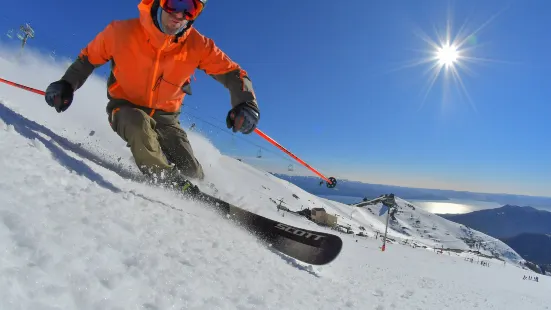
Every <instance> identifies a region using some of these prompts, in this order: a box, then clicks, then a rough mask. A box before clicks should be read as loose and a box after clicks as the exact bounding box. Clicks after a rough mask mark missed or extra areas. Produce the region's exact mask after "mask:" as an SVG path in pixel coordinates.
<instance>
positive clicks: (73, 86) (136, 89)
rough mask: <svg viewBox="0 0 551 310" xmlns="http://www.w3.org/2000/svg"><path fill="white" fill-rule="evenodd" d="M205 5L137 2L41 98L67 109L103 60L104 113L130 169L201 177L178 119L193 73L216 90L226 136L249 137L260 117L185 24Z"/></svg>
mask: <svg viewBox="0 0 551 310" xmlns="http://www.w3.org/2000/svg"><path fill="white" fill-rule="evenodd" d="M206 3H207V0H142V1H141V3H140V4H138V10H139V18H133V19H128V20H122V21H113V22H111V23H110V24H109V25H107V27H106V28H105V29H103V31H101V32H100V33H99V34H98V35H97V36H96V37H95V38H94V39H93V40H92V41H91V42H89V43H88V45H87V46H86V47H85V48H84V49H83V50H82V51H81V53H80V54H79V56H78V58H77V59H76V60H75V61H74V62H73V63H72V65H71V66H70V67H69V68H68V69H67V71H66V72H65V74H64V75H63V76H62V77H61V79H60V80H58V81H55V82H53V83H51V84H50V85H49V86H48V88H47V89H46V94H45V100H46V102H47V103H48V105H49V106H51V107H54V108H55V110H56V111H57V112H58V113H61V112H63V111H65V110H67V109H68V108H69V106H70V105H71V103H72V101H73V94H74V92H75V91H76V90H77V89H79V88H80V87H82V85H83V84H84V82H85V81H86V79H87V78H88V77H89V76H90V75H91V74H92V72H93V71H94V69H95V68H97V67H99V66H101V65H103V64H105V63H107V62H108V61H110V62H111V73H110V76H109V79H108V81H107V86H108V89H107V98H108V99H109V101H108V103H107V108H106V111H107V115H108V121H109V124H110V126H111V128H112V129H113V131H115V132H116V133H117V134H118V135H119V136H120V137H121V138H122V139H123V140H124V141H125V142H127V146H128V147H130V150H131V152H132V155H133V157H134V160H135V162H136V165H137V166H138V168H139V169H140V171H142V173H144V175H146V176H148V177H154V176H156V177H158V178H159V179H161V180H163V181H166V182H180V181H185V180H186V179H187V178H195V179H199V180H202V179H203V178H204V172H203V169H202V166H201V164H200V163H199V161H198V160H197V159H196V158H195V156H194V154H193V150H192V147H191V145H190V143H189V140H188V138H187V134H186V132H185V131H184V130H183V129H182V128H181V126H180V121H179V115H180V108H181V106H182V103H183V99H184V97H185V95H186V94H188V95H191V93H192V92H191V87H190V82H191V75H192V74H193V72H194V70H195V69H196V68H199V69H201V70H203V71H204V72H205V73H206V74H208V75H210V76H211V77H213V78H214V79H215V80H217V81H218V82H220V83H221V84H222V85H224V86H225V87H226V88H227V89H228V90H229V93H230V99H231V109H230V110H229V112H228V114H227V118H226V124H227V127H228V128H231V129H232V131H233V132H238V131H239V132H241V133H243V134H249V133H251V132H253V130H254V129H255V128H256V126H257V124H258V121H259V119H260V111H259V108H258V104H257V100H256V96H255V93H254V91H253V87H252V82H251V80H250V79H249V77H248V75H247V72H246V71H244V70H243V69H242V68H241V67H240V66H239V65H238V64H237V63H235V62H234V61H232V60H231V59H230V58H229V57H228V56H227V55H226V54H225V53H224V52H223V51H222V50H220V49H219V48H218V47H217V46H216V45H215V43H214V41H213V40H212V39H210V38H207V37H205V36H204V35H202V34H201V33H199V32H198V31H197V30H196V29H195V28H194V27H192V25H193V23H194V22H195V20H196V19H197V17H198V16H199V15H200V14H201V12H202V11H203V9H204V7H205V5H206Z"/></svg>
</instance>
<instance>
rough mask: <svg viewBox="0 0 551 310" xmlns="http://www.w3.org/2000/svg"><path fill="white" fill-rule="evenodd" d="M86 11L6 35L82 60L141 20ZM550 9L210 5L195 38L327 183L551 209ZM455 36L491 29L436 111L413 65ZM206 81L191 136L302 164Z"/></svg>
mask: <svg viewBox="0 0 551 310" xmlns="http://www.w3.org/2000/svg"><path fill="white" fill-rule="evenodd" d="M79 5H81V4H80V3H78V2H74V1H66V0H63V1H62V0H59V1H48V2H45V1H37V0H29V1H27V2H25V7H26V9H24V10H23V9H21V6H20V4H19V3H16V2H12V1H8V2H7V3H4V4H3V9H2V13H0V26H1V27H2V31H4V32H6V31H7V30H8V29H9V28H17V27H18V26H19V25H20V24H21V23H23V22H30V23H31V25H32V26H33V27H34V28H35V31H36V38H35V39H33V40H32V41H30V42H29V47H33V48H37V49H41V50H43V51H44V52H45V53H50V52H51V51H52V50H55V51H56V54H57V55H63V56H67V57H71V58H74V57H76V55H77V54H78V52H79V51H80V49H81V48H82V47H84V46H85V45H86V44H87V43H88V41H90V40H91V39H92V38H93V37H94V36H95V35H96V34H97V32H98V31H101V30H102V29H103V27H105V25H107V24H108V23H109V22H110V21H111V20H113V19H125V18H133V17H136V16H137V14H138V12H137V1H128V0H121V1H112V0H96V1H93V2H87V3H86V4H85V9H79V8H78V6H79ZM82 5H84V3H83V4H82ZM550 9H551V3H550V2H549V1H545V0H532V1H520V0H517V1H508V2H506V1H494V0H487V1H476V0H475V1H471V0H464V1H455V2H447V1H420V0H419V1H405V0H404V1H359V0H358V1H327V0H316V1H314V0H307V1H257V0H232V1H216V0H211V1H210V2H209V5H208V8H207V9H206V11H205V12H204V14H203V15H202V16H201V17H200V19H199V20H198V21H197V22H196V28H197V29H198V30H199V31H201V32H202V33H203V34H205V35H206V36H208V37H211V38H213V39H214V40H215V41H216V43H217V44H218V46H219V47H220V48H222V49H223V50H224V51H225V52H226V53H227V54H228V55H229V56H230V57H231V58H232V59H234V60H235V61H237V62H238V63H240V64H241V65H242V66H243V67H244V69H245V70H247V71H248V73H249V75H250V77H251V79H252V81H253V84H254V86H255V90H256V94H257V96H258V100H259V105H260V107H261V122H260V124H259V127H260V128H261V129H262V130H263V131H265V132H266V133H267V134H269V135H271V136H272V137H273V138H274V139H276V140H277V141H279V142H280V143H281V144H283V145H284V146H286V147H287V148H289V149H290V150H291V151H293V152H294V153H295V154H297V155H298V156H300V157H301V158H303V159H304V160H305V161H306V162H308V163H310V164H311V165H312V166H314V167H316V168H317V169H318V170H320V172H322V173H324V174H326V175H328V176H329V175H335V176H337V177H339V178H349V179H353V180H360V181H366V182H371V183H383V184H394V185H404V186H412V187H429V188H445V189H457V190H470V191H478V192H500V193H519V194H532V195H546V196H551V143H550V142H549V137H550V132H551V121H550V118H551V104H550V103H549V98H550V97H551V87H549V83H548V81H549V76H548V75H549V72H550V69H551V68H550V67H551V61H550V60H549V51H550V50H551V43H550V41H549V40H548V37H549V29H551V20H549V18H548V16H546V12H549V10H550ZM488 21H490V22H488ZM448 22H449V23H450V25H451V30H452V32H451V33H452V36H455V35H456V34H457V32H458V30H459V29H460V28H461V27H462V26H464V27H463V30H462V31H463V32H462V33H461V34H462V35H463V36H462V37H465V35H464V34H469V33H472V32H473V31H475V30H477V29H479V28H481V26H483V25H485V26H483V27H482V29H480V30H479V31H478V32H476V33H475V34H474V35H473V36H471V37H470V38H469V40H468V43H466V44H465V45H464V46H463V47H464V48H467V51H464V53H463V54H460V55H463V56H468V57H471V58H470V59H474V58H476V59H478V60H476V61H468V62H467V61H465V60H463V61H462V63H463V64H465V65H467V68H468V70H463V69H462V67H460V66H456V67H457V68H458V72H459V75H460V77H461V78H462V82H463V85H464V89H466V91H467V93H468V95H469V96H468V97H466V96H465V92H464V91H463V90H462V88H460V87H459V86H458V85H459V84H458V83H455V82H454V81H453V80H452V79H447V81H448V83H446V82H445V81H446V79H445V78H444V76H445V74H444V73H442V74H441V75H440V76H439V78H438V79H437V80H436V81H435V83H434V85H433V87H432V88H431V89H430V92H428V95H427V96H426V97H425V92H426V90H427V85H428V84H429V81H430V71H429V69H430V67H431V65H432V63H425V64H423V65H418V66H409V67H407V66H404V65H406V64H411V63H415V62H417V61H419V60H422V59H426V58H427V56H430V54H429V53H431V52H432V51H433V49H432V48H431V46H430V45H429V44H427V43H426V42H425V41H423V40H422V38H421V37H422V36H420V35H419V34H422V33H424V34H425V35H427V36H428V37H430V39H431V40H433V41H438V37H437V33H439V34H440V35H442V36H445V32H446V25H447V23H448ZM487 22H488V23H487ZM0 40H2V42H3V43H6V42H8V41H7V37H6V36H4V35H2V39H0ZM480 59H486V60H490V61H481V60H480ZM460 61H461V58H460ZM105 69H107V66H105V68H102V69H101V70H99V71H98V72H99V73H100V74H101V73H103V72H105ZM0 70H1V69H0ZM0 72H1V71H0ZM196 77H197V80H196V81H195V82H194V83H193V85H192V87H193V91H194V95H193V96H189V97H187V98H186V99H185V106H184V108H183V112H184V114H183V118H184V120H183V121H184V124H185V126H188V125H189V124H190V123H192V122H196V124H197V126H198V128H199V129H200V130H201V131H203V132H204V133H205V134H206V135H208V136H209V137H210V138H211V139H212V140H213V142H214V143H215V144H216V145H217V146H218V147H219V148H220V149H221V150H222V151H223V152H224V153H226V154H231V155H234V156H238V157H241V158H247V159H248V160H249V161H250V162H251V163H252V164H254V165H259V166H260V167H263V168H265V169H269V170H273V171H286V170H287V167H288V165H289V164H290V163H291V161H289V160H288V159H287V160H286V159H285V155H283V154H282V153H280V152H279V151H278V150H277V149H275V148H273V147H271V146H270V145H269V144H268V143H267V142H265V141H263V140H261V139H260V138H259V137H257V136H255V135H249V136H246V137H241V136H240V137H236V138H235V139H232V137H231V135H230V134H229V133H228V130H227V129H225V127H224V126H225V125H224V119H225V116H226V113H227V111H228V109H229V107H230V105H229V96H228V93H227V91H226V90H225V89H224V88H223V87H222V86H221V85H219V84H218V83H217V82H216V81H214V80H213V79H211V78H210V77H208V76H206V75H204V74H203V73H202V72H198V73H197V76H196ZM5 78H9V77H5ZM57 78H59V77H52V80H54V79H57ZM446 85H447V86H446ZM77 96H78V95H77ZM77 98H78V97H77ZM77 100H78V99H77ZM104 104H105V102H98V108H99V109H103V108H104ZM213 125H215V126H213ZM242 138H244V139H242ZM254 144H256V145H259V146H261V147H264V148H265V149H264V150H262V155H263V156H262V158H260V159H258V158H255V156H256V155H257V152H258V147H256V146H255V145H254ZM294 167H295V173H299V174H306V175H312V174H311V173H310V172H309V171H308V170H305V169H299V167H298V165H297V164H295V165H294Z"/></svg>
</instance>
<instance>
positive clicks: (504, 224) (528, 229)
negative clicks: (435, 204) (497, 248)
mask: <svg viewBox="0 0 551 310" xmlns="http://www.w3.org/2000/svg"><path fill="white" fill-rule="evenodd" d="M439 216H441V217H443V218H446V219H448V220H450V221H454V222H456V223H460V224H463V225H466V226H468V227H471V228H473V229H476V230H478V231H480V232H483V233H485V234H488V235H490V236H492V237H495V238H500V239H502V238H511V237H515V236H518V235H520V234H525V233H530V234H551V212H547V211H542V210H538V209H534V208H532V207H519V206H512V205H506V206H503V207H501V208H497V209H486V210H480V211H474V212H470V213H465V214H439Z"/></svg>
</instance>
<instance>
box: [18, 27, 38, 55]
mask: <svg viewBox="0 0 551 310" xmlns="http://www.w3.org/2000/svg"><path fill="white" fill-rule="evenodd" d="M17 38H18V39H19V40H21V49H24V48H25V45H27V40H29V38H31V39H32V38H34V29H33V28H32V27H31V25H29V24H28V23H26V24H25V25H21V26H20V27H19V33H18V34H17Z"/></svg>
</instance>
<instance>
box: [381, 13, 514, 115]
mask: <svg viewBox="0 0 551 310" xmlns="http://www.w3.org/2000/svg"><path fill="white" fill-rule="evenodd" d="M506 8H507V7H505V8H503V9H502V10H500V11H499V12H497V13H496V14H494V15H492V16H491V17H490V18H489V19H488V20H486V21H485V22H484V23H482V25H480V26H478V27H477V28H476V29H475V30H474V31H467V30H466V24H463V25H462V26H461V27H460V28H459V31H457V33H456V34H455V35H453V34H452V22H451V20H452V19H451V9H450V12H449V14H450V16H449V17H448V18H447V19H446V27H445V30H444V31H443V32H439V31H438V29H436V28H435V29H434V30H435V32H436V33H435V34H436V36H435V37H434V38H432V37H431V36H429V35H428V34H427V33H426V32H424V31H423V30H421V29H418V31H415V32H414V34H415V35H417V36H418V37H419V38H420V39H421V40H422V41H424V42H425V43H427V45H428V46H427V48H425V49H422V50H416V51H419V52H421V53H422V54H424V56H422V57H421V58H417V57H415V59H413V61H411V62H409V61H408V62H407V63H406V64H404V65H402V66H399V67H398V68H396V69H393V70H392V71H397V70H402V69H406V68H409V67H416V66H419V65H428V66H427V68H426V70H425V71H424V72H423V74H424V75H425V74H426V75H427V76H428V80H427V86H426V88H425V89H424V91H423V90H422V91H423V92H424V96H423V98H422V100H421V102H420V106H419V109H421V108H423V106H424V103H425V101H426V100H427V98H428V95H429V93H430V92H431V89H432V88H433V86H435V84H436V81H437V80H438V79H439V77H442V78H443V92H442V103H445V102H447V101H448V100H449V99H450V98H458V99H459V100H463V99H466V101H468V103H469V104H470V105H471V107H472V108H473V110H474V111H475V113H477V108H476V105H475V103H474V101H473V100H472V98H471V96H470V94H469V92H468V91H467V87H466V85H465V83H464V82H463V77H462V75H463V74H462V73H463V72H465V73H470V74H471V75H472V73H473V71H472V70H471V68H469V67H470V65H474V64H479V63H485V62H503V61H497V60H496V59H491V58H482V57H477V56H475V55H474V50H475V48H476V47H477V45H478V44H477V43H476V42H477V34H478V33H479V32H480V31H482V29H483V28H485V27H486V26H488V25H489V24H490V23H491V22H492V21H493V20H494V19H496V18H497V16H499V15H500V14H501V12H503V11H504V10H505V9H506ZM452 84H453V86H456V87H457V91H458V93H457V94H458V95H459V96H453V97H452V96H451V93H449V91H450V90H451V89H450V87H449V86H452Z"/></svg>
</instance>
